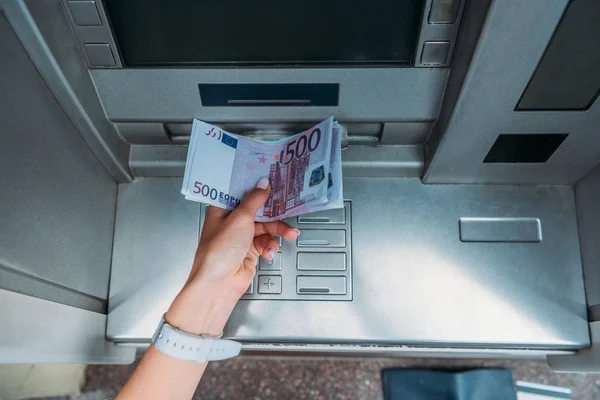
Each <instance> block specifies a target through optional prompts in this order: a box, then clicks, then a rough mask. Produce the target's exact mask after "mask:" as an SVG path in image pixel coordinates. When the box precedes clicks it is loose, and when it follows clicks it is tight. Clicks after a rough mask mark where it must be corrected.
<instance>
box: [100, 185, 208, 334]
mask: <svg viewBox="0 0 600 400" xmlns="http://www.w3.org/2000/svg"><path fill="white" fill-rule="evenodd" d="M180 190H181V179H164V178H145V179H137V180H135V181H133V182H132V183H130V184H122V185H120V186H119V196H118V203H117V216H116V222H115V243H114V248H113V262H112V270H111V271H112V272H111V275H110V294H109V298H108V314H109V315H110V317H109V318H108V323H107V337H109V338H111V337H114V336H115V335H116V333H117V332H118V334H119V335H124V336H126V337H133V338H136V337H140V332H139V325H138V324H141V325H142V326H145V327H146V328H147V327H149V326H152V325H157V324H158V322H159V320H160V317H161V316H162V314H163V313H165V312H166V311H167V309H168V308H169V305H170V304H171V302H172V301H173V299H174V298H175V296H176V295H177V293H179V291H180V290H181V288H182V287H183V284H184V283H185V281H186V280H187V277H188V275H189V272H190V270H191V268H192V261H193V260H194V254H195V252H196V247H197V246H198V239H199V226H200V204H199V203H196V202H193V201H187V200H185V199H184V198H183V196H182V195H181V193H180ZM128 320H129V322H127V321H128ZM155 327H156V326H155Z"/></svg>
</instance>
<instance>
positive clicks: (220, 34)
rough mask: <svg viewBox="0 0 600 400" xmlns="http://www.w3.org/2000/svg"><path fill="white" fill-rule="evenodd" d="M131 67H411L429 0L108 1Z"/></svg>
mask: <svg viewBox="0 0 600 400" xmlns="http://www.w3.org/2000/svg"><path fill="white" fill-rule="evenodd" d="M104 3H105V5H106V9H107V13H108V16H109V20H110V23H111V25H112V29H113V31H114V33H115V37H116V39H117V42H118V46H119V50H120V53H121V56H122V59H123V61H124V63H125V65H126V66H128V67H144V66H154V67H161V66H163V67H168V66H187V65H189V66H193V65H200V66H202V65H206V66H211V65H221V66H223V65H248V66H251V65H274V66H277V65H283V66H285V65H316V66H318V65H328V66H344V65H373V64H393V65H408V64H411V63H412V62H413V55H414V51H415V43H416V39H417V35H418V31H419V26H420V21H421V16H422V13H423V8H424V7H423V3H424V0H369V1H357V0H353V1H348V0H346V1H342V0H320V1H319V0H303V1H284V0H283V1H282V0H259V1H240V0H226V1H224V0H127V1H124V0H104Z"/></svg>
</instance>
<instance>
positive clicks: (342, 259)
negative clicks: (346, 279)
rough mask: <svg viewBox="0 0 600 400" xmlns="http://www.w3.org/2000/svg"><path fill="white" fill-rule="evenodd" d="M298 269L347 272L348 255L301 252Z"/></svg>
mask: <svg viewBox="0 0 600 400" xmlns="http://www.w3.org/2000/svg"><path fill="white" fill-rule="evenodd" d="M296 268H298V271H345V270H346V268H347V267H346V253H315V252H300V253H298V255H297V262H296Z"/></svg>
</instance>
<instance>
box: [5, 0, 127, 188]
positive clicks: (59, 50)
mask: <svg viewBox="0 0 600 400" xmlns="http://www.w3.org/2000/svg"><path fill="white" fill-rule="evenodd" d="M2 6H3V9H4V13H5V15H6V18H7V19H8V21H9V22H10V24H11V25H12V28H13V29H14V31H15V33H16V34H17V36H18V37H19V40H20V42H21V44H22V46H23V48H24V49H25V50H26V51H27V54H28V55H29V57H30V58H31V60H32V61H33V63H34V64H35V67H36V69H37V70H38V72H39V73H40V75H41V76H42V77H43V79H44V82H45V84H46V85H47V86H48V88H49V89H50V91H51V92H52V94H53V95H54V96H55V98H56V101H57V102H58V103H59V105H60V106H61V108H62V109H63V111H64V112H65V114H67V116H68V117H69V120H70V121H71V123H72V124H73V125H74V126H75V128H76V129H77V131H78V132H79V134H80V135H81V137H82V138H83V139H84V140H85V142H86V143H87V144H88V146H89V147H90V149H91V150H92V151H93V152H94V154H95V155H96V157H98V159H99V160H100V162H101V163H102V164H103V166H104V167H105V168H106V169H107V170H108V171H109V173H110V174H111V175H112V176H113V178H114V179H115V180H117V181H120V182H128V181H131V179H132V177H131V172H130V171H129V168H128V165H127V164H128V158H129V146H128V145H127V144H126V143H125V142H123V140H121V138H120V137H119V135H118V133H117V131H116V130H115V128H114V126H113V125H112V124H111V123H110V122H109V121H108V120H107V117H106V115H105V113H104V109H103V107H102V104H101V103H100V100H99V98H98V94H97V93H96V88H95V87H94V83H93V80H92V79H91V77H90V75H89V73H88V69H87V66H86V64H85V61H84V59H83V57H82V54H83V53H82V52H81V51H80V49H79V48H78V45H77V42H76V40H75V37H74V36H73V30H72V29H71V26H70V25H69V22H68V18H71V13H70V12H66V10H65V9H64V8H63V5H62V4H61V2H60V1H58V0H54V1H36V0H32V1H30V0H17V1H4V2H2ZM96 6H98V7H100V8H101V7H102V4H101V2H96ZM65 7H67V6H66V4H65ZM101 14H102V13H101ZM67 15H68V17H67ZM80 28H82V29H92V30H94V29H96V28H98V27H80ZM107 29H108V28H107ZM3 36H4V35H3ZM105 42H106V41H105V40H90V41H88V43H105ZM113 48H114V47H113Z"/></svg>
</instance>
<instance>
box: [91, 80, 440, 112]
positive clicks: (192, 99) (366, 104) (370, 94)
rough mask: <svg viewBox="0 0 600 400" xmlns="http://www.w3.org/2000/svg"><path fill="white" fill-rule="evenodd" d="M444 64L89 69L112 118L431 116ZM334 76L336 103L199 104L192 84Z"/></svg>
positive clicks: (437, 110)
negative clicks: (437, 65)
mask: <svg viewBox="0 0 600 400" xmlns="http://www.w3.org/2000/svg"><path fill="white" fill-rule="evenodd" d="M447 74H448V69H445V68H301V69H293V68H292V69H289V68H281V69H280V68H268V69H265V68H244V69H240V68H226V69H206V68H203V69H181V68H174V69H163V68H161V69H94V70H92V71H91V75H92V78H93V79H94V82H95V84H96V89H97V90H98V94H99V95H100V98H101V100H102V104H103V105H104V108H105V110H106V114H107V116H108V118H109V119H110V120H111V121H113V122H155V121H160V122H163V123H168V122H175V123H177V122H182V121H191V120H192V119H193V118H199V119H202V120H206V121H227V122H245V123H250V122H259V123H267V122H281V121H295V122H302V121H319V120H323V119H325V118H327V117H329V116H331V115H335V116H336V118H337V119H338V120H340V121H345V122H383V121H393V122H402V121H431V120H435V119H436V118H437V116H438V113H439V108H440V103H441V100H442V96H443V92H444V86H445V84H446V77H447ZM215 82H247V83H278V82H285V83H308V82H310V83H332V82H334V83H339V84H340V103H339V104H340V105H339V106H337V107H302V106H294V107H203V106H202V104H201V103H200V96H199V95H198V84H200V83H215ZM132 99H135V101H132Z"/></svg>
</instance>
